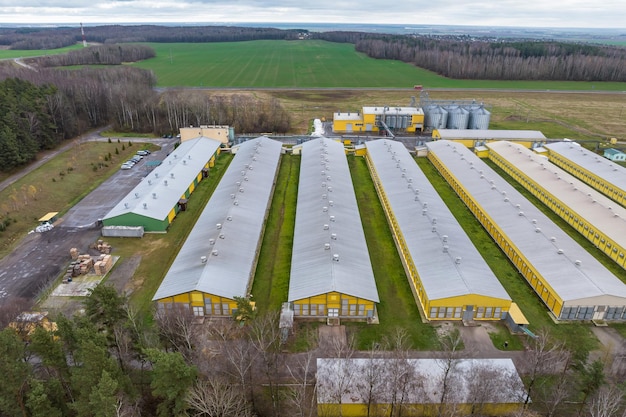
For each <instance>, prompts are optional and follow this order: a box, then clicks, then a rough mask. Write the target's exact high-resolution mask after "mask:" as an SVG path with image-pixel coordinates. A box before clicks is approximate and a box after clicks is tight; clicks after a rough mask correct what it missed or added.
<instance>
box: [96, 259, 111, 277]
mask: <svg viewBox="0 0 626 417" xmlns="http://www.w3.org/2000/svg"><path fill="white" fill-rule="evenodd" d="M112 266H113V258H112V257H111V255H100V256H98V258H97V260H96V262H95V263H94V270H95V271H96V274H97V275H106V273H107V272H109V270H110V269H111V267H112Z"/></svg>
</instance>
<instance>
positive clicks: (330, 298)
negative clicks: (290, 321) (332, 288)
mask: <svg viewBox="0 0 626 417" xmlns="http://www.w3.org/2000/svg"><path fill="white" fill-rule="evenodd" d="M346 302H347V309H344V308H342V304H345V303H346ZM293 304H294V310H295V312H296V317H328V309H339V317H348V318H349V317H355V318H366V317H368V313H369V314H370V315H374V314H375V311H376V303H374V302H373V301H371V300H366V299H363V298H358V297H353V296H351V295H347V294H342V293H338V292H329V293H325V294H319V295H316V296H313V297H307V298H302V299H299V300H295V301H294V302H293ZM351 306H354V307H351ZM361 306H362V307H361ZM344 310H345V311H344Z"/></svg>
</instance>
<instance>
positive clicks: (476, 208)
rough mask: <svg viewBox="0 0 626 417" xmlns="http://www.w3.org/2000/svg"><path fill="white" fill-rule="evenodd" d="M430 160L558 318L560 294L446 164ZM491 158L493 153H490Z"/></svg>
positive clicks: (435, 158) (431, 157)
mask: <svg viewBox="0 0 626 417" xmlns="http://www.w3.org/2000/svg"><path fill="white" fill-rule="evenodd" d="M428 158H429V160H430V161H431V162H432V163H433V165H434V166H435V168H437V170H438V171H439V173H440V174H441V175H442V176H443V177H444V178H445V179H446V181H447V182H448V184H450V186H451V187H452V188H453V189H454V191H455V192H456V193H457V195H458V196H459V197H460V198H461V200H462V201H463V203H465V205H466V206H467V207H468V208H469V209H470V211H471V212H472V214H474V216H475V217H476V219H477V220H478V221H479V222H480V223H481V225H482V226H483V227H484V228H485V230H486V231H487V232H488V233H489V235H491V237H492V239H493V240H494V241H495V242H496V243H497V244H498V246H500V249H501V250H502V251H503V252H504V254H505V255H506V256H507V257H508V258H509V260H511V262H512V263H513V264H514V265H515V267H516V268H517V270H518V271H519V272H520V273H521V274H522V276H523V277H524V278H525V279H526V281H527V282H528V283H529V284H530V286H531V287H532V288H533V290H534V291H535V292H536V293H537V295H538V296H539V298H541V300H542V301H543V302H544V304H545V305H546V306H547V307H548V308H549V309H550V310H551V311H552V312H553V313H554V315H555V316H556V317H558V316H559V315H560V313H561V309H562V308H563V300H562V298H561V297H560V296H559V295H558V293H557V292H556V291H555V290H554V289H553V288H552V287H551V286H550V284H548V282H547V281H546V279H545V278H544V277H543V276H542V275H541V274H540V273H539V271H537V269H536V268H535V267H534V266H533V265H532V264H531V263H530V262H529V261H528V259H526V257H524V256H523V254H522V253H521V252H520V251H519V249H518V248H517V247H516V246H515V245H514V244H513V243H512V242H511V241H510V240H509V238H508V237H507V236H506V235H505V234H504V232H503V231H502V229H501V228H500V227H499V226H498V225H497V224H496V222H494V221H493V219H491V217H490V216H488V215H487V214H485V213H484V211H483V209H482V207H480V205H479V204H478V203H477V202H476V201H475V200H474V199H473V198H472V197H471V195H470V194H469V193H468V192H467V190H466V189H465V188H464V187H463V186H462V185H461V184H460V182H459V181H457V179H456V178H454V176H453V175H452V174H450V172H449V171H448V170H447V169H446V167H445V166H444V164H442V163H441V161H440V160H439V159H438V158H437V157H436V156H435V155H434V154H433V153H432V152H429V154H428ZM490 158H491V153H490Z"/></svg>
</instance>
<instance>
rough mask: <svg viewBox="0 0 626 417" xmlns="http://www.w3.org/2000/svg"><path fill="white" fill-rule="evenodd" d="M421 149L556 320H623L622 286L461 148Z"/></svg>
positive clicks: (625, 290) (435, 145)
mask: <svg viewBox="0 0 626 417" xmlns="http://www.w3.org/2000/svg"><path fill="white" fill-rule="evenodd" d="M427 146H428V158H429V160H430V161H431V162H432V163H433V164H434V166H435V167H436V168H437V169H438V170H439V172H440V173H441V174H442V175H443V177H444V178H445V179H446V180H447V181H448V183H449V184H450V185H451V186H452V188H453V189H454V190H455V192H456V193H457V194H458V195H459V197H460V198H461V199H462V200H463V202H464V203H465V204H466V205H467V206H468V208H469V209H470V210H471V212H472V213H473V214H474V215H475V216H476V218H477V219H478V221H479V222H480V223H481V224H482V225H483V227H484V228H485V229H486V230H487V231H488V232H489V234H490V235H491V236H492V238H493V239H494V240H495V241H496V243H497V244H498V245H499V246H500V248H501V249H502V250H503V252H504V253H505V255H506V256H507V257H508V258H509V259H510V260H511V262H512V263H513V264H514V265H515V266H516V268H517V269H518V271H519V272H520V273H521V274H522V276H524V278H525V279H526V281H527V282H528V283H529V284H530V286H531V287H532V288H533V289H534V291H535V292H536V293H537V295H538V296H539V298H541V300H542V301H543V302H544V304H545V305H546V306H547V307H548V309H549V310H550V311H551V312H552V313H553V315H554V316H555V317H556V318H557V319H559V320H591V319H595V320H626V285H625V284H624V283H623V282H622V281H620V280H619V279H618V278H617V277H616V276H615V275H613V274H612V273H611V272H610V271H608V270H607V269H606V268H605V267H604V266H603V265H602V264H600V262H598V261H597V260H596V259H595V258H594V257H593V256H591V255H590V254H589V253H588V252H587V251H586V250H585V249H584V248H582V247H581V246H580V245H579V244H578V243H576V242H575V241H574V240H573V239H572V238H571V237H569V236H568V235H567V234H566V233H565V232H564V231H563V230H562V229H561V228H559V227H558V226H557V225H555V224H554V223H553V222H552V221H551V220H550V219H549V218H548V217H547V216H545V215H544V214H543V213H542V212H541V211H540V210H539V209H537V208H536V207H535V206H534V205H533V204H532V203H531V202H529V201H528V200H527V199H526V198H524V197H523V196H522V195H521V194H520V193H519V192H518V191H516V190H515V189H514V188H513V187H512V186H511V185H510V184H509V183H507V182H506V181H505V180H504V179H502V178H501V177H500V176H498V174H496V173H495V172H494V171H493V170H492V169H491V168H490V167H489V166H488V165H487V164H485V163H484V162H483V161H482V160H480V158H478V157H477V156H476V155H475V154H473V153H472V152H471V151H470V150H469V149H467V148H466V147H465V146H463V145H461V144H458V143H454V142H450V141H438V142H431V143H429V144H428V145H427ZM505 146H506V144H505ZM527 158H528V157H527ZM545 163H548V161H547V160H546V161H545ZM553 175H554V174H553Z"/></svg>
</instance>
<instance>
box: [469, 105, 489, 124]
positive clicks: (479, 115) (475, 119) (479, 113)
mask: <svg viewBox="0 0 626 417" xmlns="http://www.w3.org/2000/svg"><path fill="white" fill-rule="evenodd" d="M490 121H491V112H490V111H489V110H487V109H486V108H484V107H483V106H480V107H478V108H475V109H472V110H471V111H470V117H469V124H468V126H467V128H468V129H489V122H490Z"/></svg>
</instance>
